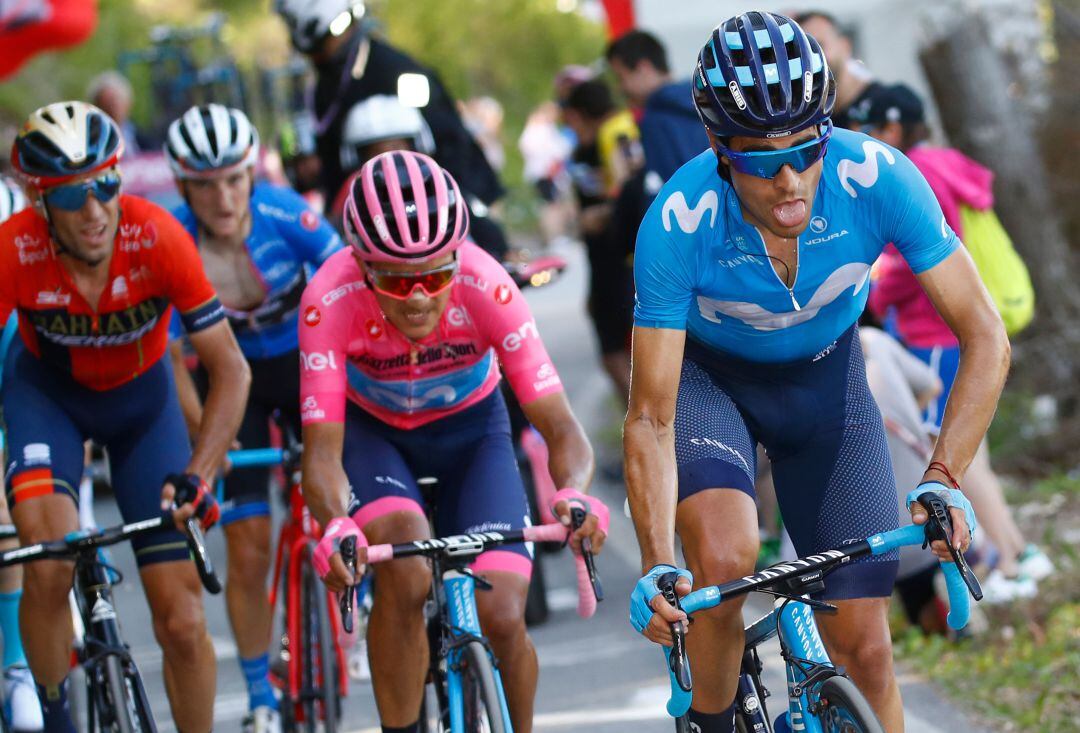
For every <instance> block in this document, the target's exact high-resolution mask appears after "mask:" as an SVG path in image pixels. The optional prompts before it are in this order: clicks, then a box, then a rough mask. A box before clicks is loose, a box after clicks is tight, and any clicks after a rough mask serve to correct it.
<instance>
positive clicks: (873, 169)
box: [836, 140, 896, 199]
mask: <svg viewBox="0 0 1080 733" xmlns="http://www.w3.org/2000/svg"><path fill="white" fill-rule="evenodd" d="M862 149H863V154H864V155H865V156H866V158H865V160H863V161H862V162H861V163H856V162H855V161H854V160H851V159H850V158H844V159H843V160H841V161H840V162H839V163H838V164H837V166H836V175H837V177H838V178H839V179H840V185H841V186H843V188H844V190H845V191H847V194H848V196H850V197H851V198H853V199H854V198H858V197H859V194H858V192H856V190H855V187H854V186H852V185H851V182H852V181H855V182H856V183H858V184H859V185H860V186H862V187H863V188H870V187H872V186H873V185H874V184H875V183H877V179H878V154H880V155H881V156H882V157H883V158H885V160H886V162H887V163H888V164H889V165H893V164H894V163H896V156H894V155H893V154H892V151H891V150H889V149H888V148H887V147H885V146H884V145H882V144H881V143H879V142H878V141H877V140H866V141H864V142H863V144H862Z"/></svg>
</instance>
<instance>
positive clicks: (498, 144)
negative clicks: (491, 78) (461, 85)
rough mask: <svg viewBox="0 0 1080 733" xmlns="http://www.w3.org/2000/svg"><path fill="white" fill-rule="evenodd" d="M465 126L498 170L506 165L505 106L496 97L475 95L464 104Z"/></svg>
mask: <svg viewBox="0 0 1080 733" xmlns="http://www.w3.org/2000/svg"><path fill="white" fill-rule="evenodd" d="M461 117H462V119H463V120H464V122H465V127H466V128H467V129H468V130H469V132H471V133H472V136H473V137H474V138H476V142H478V143H479V144H480V149H481V150H483V151H484V157H486V158H487V160H488V163H489V164H490V165H491V167H492V168H494V169H495V170H496V171H502V169H503V167H504V166H505V165H506V151H504V150H503V144H502V123H503V108H502V105H501V104H499V102H498V100H497V99H495V98H494V97H473V98H472V99H469V100H468V101H467V102H465V103H464V104H463V105H462V114H461Z"/></svg>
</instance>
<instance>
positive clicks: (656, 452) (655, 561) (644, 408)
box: [623, 326, 686, 572]
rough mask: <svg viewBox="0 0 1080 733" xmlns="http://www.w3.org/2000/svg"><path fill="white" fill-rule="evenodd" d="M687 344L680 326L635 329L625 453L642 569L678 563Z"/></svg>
mask: <svg viewBox="0 0 1080 733" xmlns="http://www.w3.org/2000/svg"><path fill="white" fill-rule="evenodd" d="M685 345H686V332H685V331H683V330H681V329H674V328H644V327H641V326H635V327H634V345H633V351H632V358H631V362H632V365H633V367H632V372H631V376H630V404H629V409H628V410H627V413H626V422H625V424H624V425H623V457H624V459H625V462H626V487H627V498H628V499H629V501H630V512H631V515H632V517H633V520H634V530H635V531H636V532H637V538H638V546H639V547H640V548H641V567H642V571H643V572H644V571H648V570H649V569H650V568H652V567H654V566H655V565H659V564H661V563H663V564H668V565H676V562H675V505H676V503H677V502H678V482H677V473H676V464H675V402H676V398H677V397H678V393H679V377H680V374H681V371H682V361H683V349H684V347H685Z"/></svg>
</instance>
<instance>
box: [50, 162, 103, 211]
mask: <svg viewBox="0 0 1080 733" xmlns="http://www.w3.org/2000/svg"><path fill="white" fill-rule="evenodd" d="M118 193H120V174H119V173H116V172H115V171H110V172H108V173H106V174H104V175H101V176H98V177H97V178H91V179H90V180H88V181H79V182H78V183H71V184H68V185H66V186H56V187H55V188H50V189H49V190H48V191H46V192H45V193H44V197H45V203H47V204H48V205H49V206H55V207H56V208H58V209H63V210H64V211H78V210H79V209H81V208H82V207H83V205H84V204H86V197H87V196H89V195H90V194H94V198H96V199H97V200H98V201H100V202H101V203H103V204H104V203H108V202H109V201H112V200H113V199H114V198H116V194H118Z"/></svg>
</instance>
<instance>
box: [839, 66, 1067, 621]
mask: <svg viewBox="0 0 1080 733" xmlns="http://www.w3.org/2000/svg"><path fill="white" fill-rule="evenodd" d="M851 113H852V115H853V116H857V117H854V118H853V120H852V123H853V124H857V125H858V126H859V127H860V129H862V130H863V131H865V132H867V133H868V134H870V135H872V136H873V137H875V138H877V139H879V140H882V141H883V142H886V143H888V144H890V145H892V146H894V147H896V148H898V149H900V150H901V151H902V152H904V153H905V154H906V155H907V156H908V157H909V158H910V159H911V162H912V163H914V164H915V167H916V168H918V169H919V171H920V172H921V173H922V174H923V176H924V177H925V178H926V180H927V183H929V184H930V187H931V188H932V189H933V191H934V194H935V196H936V197H937V199H938V201H939V202H940V203H941V208H942V211H943V212H944V215H945V220H946V221H947V222H948V224H949V226H950V227H952V228H953V230H954V231H955V232H956V233H957V235H958V236H959V237H960V238H961V240H963V238H964V231H963V225H962V222H961V218H960V213H959V212H960V207H961V206H967V207H971V208H973V209H977V210H985V209H988V208H990V207H992V206H993V202H994V198H993V191H992V189H991V184H992V182H993V174H992V173H991V172H990V171H989V170H987V169H986V168H984V167H982V166H981V165H979V164H978V163H976V162H975V161H973V160H971V159H970V158H968V157H966V156H964V155H963V154H962V153H960V152H959V151H956V150H952V149H948V148H935V147H931V146H930V145H927V144H926V143H925V140H926V138H927V137H928V132H927V127H926V123H925V118H924V114H923V104H922V101H921V100H920V99H919V97H918V96H917V95H916V94H915V93H914V92H913V91H912V90H911V89H909V88H908V87H906V86H904V85H902V84H896V85H893V86H884V85H877V86H875V87H873V88H871V89H869V90H868V91H867V92H866V98H865V99H864V101H863V102H860V103H859V104H858V105H857V106H856V107H854V108H853V109H852V110H851ZM869 303H870V307H871V308H872V309H873V311H874V312H875V313H877V314H878V315H879V317H891V319H892V320H893V322H894V323H895V327H896V330H897V331H898V333H899V334H900V336H901V338H902V339H903V340H904V343H905V344H906V346H907V347H908V349H910V350H911V353H912V354H914V355H915V356H917V357H919V358H920V359H922V360H923V361H924V362H926V363H928V364H930V365H931V366H932V367H933V368H934V369H935V370H936V371H937V373H938V376H939V377H940V379H941V381H942V384H943V386H944V389H943V391H942V394H941V396H940V397H938V399H937V400H935V401H934V402H931V403H930V404H929V405H928V409H927V410H926V413H925V419H926V421H927V424H928V425H929V427H930V429H931V430H932V431H935V432H936V430H937V429H938V428H940V427H941V420H942V417H943V416H944V412H945V404H946V400H947V399H948V396H949V390H950V389H951V388H952V384H953V380H954V379H955V377H956V371H957V368H958V366H959V361H960V345H959V343H958V342H957V340H956V337H955V336H954V335H953V333H952V331H951V330H950V329H949V327H948V325H946V323H945V321H944V320H943V319H942V318H941V316H940V315H938V313H937V311H936V310H935V309H934V308H933V306H932V305H931V304H930V299H929V298H928V297H927V296H926V294H925V293H924V292H923V290H922V288H921V286H920V285H919V283H918V280H917V279H916V278H915V275H914V274H913V273H912V271H911V269H910V268H909V267H908V265H907V263H906V262H905V261H904V260H903V258H902V257H901V256H900V254H899V253H898V252H897V251H896V249H895V248H894V247H892V246H890V247H888V248H887V249H886V250H885V252H884V253H883V254H882V256H881V259H880V260H879V261H878V263H877V265H876V267H875V281H874V287H873V288H872V289H871V292H870V301H869ZM964 490H965V493H967V495H968V496H969V497H970V499H971V503H972V505H973V506H974V507H975V513H976V515H977V516H978V518H979V525H980V527H982V528H983V529H984V530H985V532H986V534H987V536H988V537H989V538H990V540H991V542H993V544H994V547H995V548H996V549H997V551H998V560H997V567H995V568H994V570H993V571H992V572H991V573H990V575H989V576H988V577H987V578H986V581H985V582H984V583H983V590H984V592H985V594H986V600H987V601H988V602H990V603H1002V602H1007V601H1010V600H1013V599H1016V598H1027V597H1031V596H1034V595H1035V593H1036V581H1038V580H1041V579H1043V578H1045V577H1047V576H1048V575H1049V574H1050V573H1051V572H1052V570H1053V566H1052V565H1051V563H1050V560H1049V558H1047V556H1046V555H1045V554H1044V553H1043V552H1042V551H1041V550H1040V549H1039V548H1038V547H1036V546H1035V545H1033V544H1028V543H1026V542H1025V540H1024V537H1023V534H1022V533H1021V531H1020V528H1019V527H1017V525H1016V522H1015V521H1014V520H1013V518H1012V513H1011V511H1010V510H1009V507H1008V506H1007V505H1006V504H1005V498H1004V496H1003V494H1002V488H1001V482H1000V481H999V480H998V477H997V475H996V474H995V473H994V471H993V469H992V468H991V466H990V451H989V448H988V446H987V442H986V440H985V439H984V440H983V442H982V445H981V446H980V447H979V451H978V453H976V455H975V458H974V460H973V461H972V463H971V465H970V466H969V467H968V470H967V475H966V481H965V483H964Z"/></svg>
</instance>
